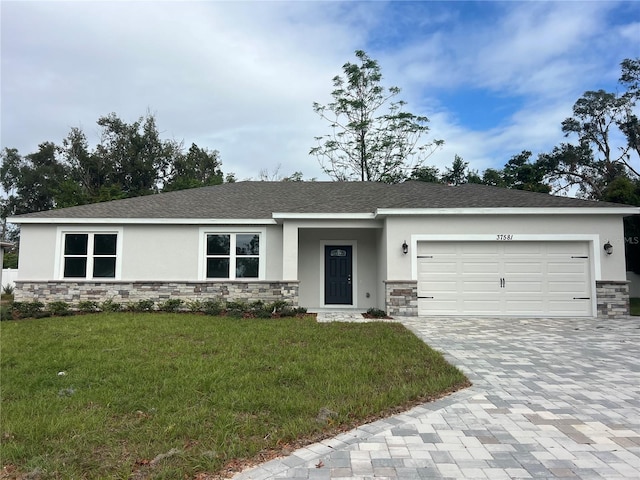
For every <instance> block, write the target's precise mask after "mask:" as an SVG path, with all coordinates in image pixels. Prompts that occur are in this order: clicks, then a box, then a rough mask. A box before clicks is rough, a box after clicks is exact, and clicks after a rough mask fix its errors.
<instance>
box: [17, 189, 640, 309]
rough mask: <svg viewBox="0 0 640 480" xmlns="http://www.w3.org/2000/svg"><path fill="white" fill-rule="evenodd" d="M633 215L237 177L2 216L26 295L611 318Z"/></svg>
mask: <svg viewBox="0 0 640 480" xmlns="http://www.w3.org/2000/svg"><path fill="white" fill-rule="evenodd" d="M638 213H640V208H638V207H631V206H626V205H620V204H613V203H604V202H592V201H586V200H580V199H575V198H566V197H558V196H552V195H547V194H541V193H532V192H525V191H519V190H507V189H501V188H496V187H488V186H482V185H475V184H466V185H459V186H448V185H440V184H430V183H424V182H415V181H409V182H405V183H400V184H395V185H390V184H384V183H368V182H238V183H228V184H223V185H218V186H211V187H203V188H195V189H190V190H182V191H176V192H170V193H162V194H157V195H151V196H145V197H137V198H129V199H124V200H115V201H111V202H105V203H97V204H92V205H82V206H77V207H71V208H63V209H59V210H50V211H46V212H39V213H30V214H26V215H19V216H15V217H11V218H10V219H9V221H10V222H12V223H17V224H20V226H21V235H20V271H19V274H18V280H17V282H16V291H15V297H16V300H22V301H29V300H31V299H39V300H41V301H43V302H45V303H47V302H50V301H54V300H63V301H66V302H69V303H71V304H77V302H79V301H83V300H95V301H103V300H105V299H113V300H114V301H118V302H133V301H138V300H141V299H151V300H154V301H156V302H158V301H163V300H165V299H167V298H180V299H183V300H185V301H188V300H194V299H201V300H204V299H208V298H219V299H223V300H242V299H245V300H248V301H252V300H257V299H262V300H264V301H273V300H276V299H284V300H286V301H288V302H290V303H291V304H293V305H297V306H302V307H307V308H308V309H309V310H312V311H313V310H314V309H334V308H341V309H342V308H353V309H359V310H365V309H368V308H372V307H373V308H380V309H383V310H386V311H387V312H388V313H389V314H391V315H420V316H429V315H437V316H443V315H482V316H496V315H507V316H526V317H564V316H581V317H595V316H599V317H609V316H616V315H624V314H627V313H628V310H629V294H628V285H627V281H626V275H625V259H624V241H625V240H624V233H623V222H622V218H623V217H624V216H627V215H634V214H638Z"/></svg>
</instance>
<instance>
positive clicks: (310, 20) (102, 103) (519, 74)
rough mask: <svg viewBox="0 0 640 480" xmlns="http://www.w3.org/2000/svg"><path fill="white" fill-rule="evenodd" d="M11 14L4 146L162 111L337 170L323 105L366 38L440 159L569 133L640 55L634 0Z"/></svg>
mask: <svg viewBox="0 0 640 480" xmlns="http://www.w3.org/2000/svg"><path fill="white" fill-rule="evenodd" d="M0 22H1V23H0V30H1V34H0V41H1V47H0V48H1V56H0V58H1V60H0V67H1V74H0V75H1V76H0V80H1V87H0V88H1V89H0V101H1V107H0V114H1V115H0V122H1V123H0V147H2V148H17V149H18V150H19V152H20V153H21V154H22V155H27V154H29V153H33V152H35V151H36V150H37V148H38V144H40V143H42V142H45V141H52V142H54V143H57V144H61V143H62V140H63V139H64V137H66V135H67V134H68V133H69V130H70V129H71V128H72V127H80V128H81V129H82V130H83V131H84V132H85V134H86V135H87V137H88V139H89V141H90V142H91V143H92V144H95V143H96V142H97V141H98V135H99V128H98V126H97V125H96V121H97V120H98V118H100V117H102V116H105V115H107V114H109V113H111V112H114V113H116V115H118V117H120V118H121V119H122V120H123V121H125V122H127V123H132V122H134V121H136V120H137V119H138V118H139V117H141V116H144V115H146V114H147V113H151V114H153V115H154V116H155V117H156V122H157V125H158V129H159V131H160V132H161V135H162V138H165V139H174V140H178V141H183V142H184V145H185V147H186V148H188V147H189V146H190V145H191V144H192V143H195V144H197V145H198V146H199V147H202V148H208V149H211V150H218V151H219V152H220V158H221V160H222V170H223V172H224V173H225V174H227V173H230V172H233V173H235V175H236V177H237V178H238V179H239V180H244V179H257V178H258V177H259V175H260V172H264V173H267V174H268V175H271V176H276V175H290V174H292V173H293V172H296V171H301V172H302V173H303V175H304V178H306V179H308V178H316V179H318V180H328V179H329V178H328V177H327V176H326V175H325V174H324V173H323V172H322V170H321V168H320V165H319V163H318V161H317V159H316V158H315V157H313V156H310V155H309V150H310V148H311V147H313V146H315V145H316V142H315V140H314V138H315V137H317V136H321V135H325V134H328V133H330V126H329V125H328V124H327V123H326V121H324V120H322V119H320V117H318V115H317V114H316V113H314V111H313V108H312V105H313V103H314V102H319V103H320V104H327V103H328V102H329V101H330V100H331V96H330V93H331V91H332V89H333V85H332V78H333V77H335V76H336V75H339V74H341V73H342V65H344V64H345V63H346V62H355V61H356V57H355V56H354V52H355V51H356V50H364V51H365V52H367V54H368V55H369V56H370V57H371V58H373V59H375V60H377V61H378V62H379V65H380V68H381V71H382V75H383V79H382V84H383V85H384V86H385V87H390V86H397V87H400V88H401V93H400V95H399V96H398V97H397V99H401V100H404V101H406V102H407V105H406V110H408V111H410V112H411V113H413V114H415V115H424V116H427V117H428V118H429V120H430V122H429V125H430V132H429V133H428V134H427V136H426V137H424V140H425V141H429V140H432V139H443V140H444V141H445V145H444V147H443V148H442V149H440V150H439V151H437V152H436V153H435V154H434V155H432V156H431V157H430V158H429V159H427V161H426V163H427V164H428V165H434V166H437V167H438V168H439V169H440V170H441V171H443V170H444V169H445V168H446V167H447V166H450V165H451V163H452V162H453V159H454V156H455V155H459V156H461V157H462V158H463V159H464V160H465V161H466V162H468V163H469V167H470V168H471V169H474V170H478V171H480V172H482V171H483V170H485V169H486V168H502V167H503V166H504V164H505V163H506V162H507V161H508V160H509V159H510V158H511V157H512V156H513V155H516V154H518V153H519V152H521V151H522V150H530V151H532V152H534V155H537V154H538V153H542V152H548V151H550V150H551V149H552V148H553V147H554V146H555V145H558V144H560V143H561V142H563V141H566V139H565V138H564V136H563V134H562V131H561V122H562V121H563V120H564V119H565V118H567V117H569V116H571V113H572V106H573V104H574V103H575V101H576V100H577V99H578V98H580V96H581V95H582V94H583V93H584V92H585V91H587V90H599V89H604V90H607V91H620V87H619V85H618V84H617V80H618V78H619V76H620V62H621V61H622V60H623V59H625V58H636V57H640V2H636V1H622V2H616V1H565V2H538V1H527V2H524V1H523V2H517V1H506V2H490V1H478V2H457V1H444V2H435V1H429V2H418V1H402V2H385V1H369V2H353V1H350V2H339V1H323V2H315V1H302V0H301V1H282V2H280V1H254V2H248V1H247V2H245V1H234V2H231V1H229V2H218V1H179V2H171V1H115V0H112V1H88V0H87V1H68V2H61V1H42V2H35V1H29V0H21V1H5V0H0Z"/></svg>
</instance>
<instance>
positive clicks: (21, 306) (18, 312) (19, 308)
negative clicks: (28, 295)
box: [12, 300, 44, 318]
mask: <svg viewBox="0 0 640 480" xmlns="http://www.w3.org/2000/svg"><path fill="white" fill-rule="evenodd" d="M43 308H44V303H42V302H39V301H38V300H34V301H32V302H13V312H12V313H13V317H14V318H31V317H37V315H38V314H40V313H42V309H43Z"/></svg>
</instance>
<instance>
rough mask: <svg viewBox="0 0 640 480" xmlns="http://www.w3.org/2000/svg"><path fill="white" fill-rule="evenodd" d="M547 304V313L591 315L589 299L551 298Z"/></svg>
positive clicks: (556, 314)
mask: <svg viewBox="0 0 640 480" xmlns="http://www.w3.org/2000/svg"><path fill="white" fill-rule="evenodd" d="M548 304H549V315H551V316H567V317H568V316H589V315H591V301H590V300H587V299H583V300H571V301H566V300H565V301H560V300H558V301H555V300H551V301H549V302H548Z"/></svg>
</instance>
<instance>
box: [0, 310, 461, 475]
mask: <svg viewBox="0 0 640 480" xmlns="http://www.w3.org/2000/svg"><path fill="white" fill-rule="evenodd" d="M0 329H1V330H0V334H1V347H2V351H1V353H2V354H1V357H0V368H1V370H0V373H1V375H2V376H1V378H0V380H1V385H2V389H1V392H0V393H1V402H2V403H1V409H0V440H1V442H2V443H1V446H0V459H1V461H2V466H3V467H4V468H5V469H6V471H14V472H15V475H16V477H17V476H18V475H19V474H20V473H22V474H27V473H32V474H37V475H39V477H38V478H41V479H47V478H86V479H93V478H122V479H127V478H167V479H168V478H193V477H194V476H196V475H197V474H199V473H203V472H209V473H215V472H219V471H221V469H223V468H225V465H227V464H229V462H233V461H237V460H238V459H250V458H254V457H256V456H257V455H264V453H265V452H268V451H273V450H276V451H278V450H283V449H285V450H286V449H287V448H294V447H295V446H297V445H300V444H302V443H304V441H311V440H314V439H315V440H317V439H318V438H321V437H322V436H327V435H329V434H331V433H335V432H336V431H339V430H343V429H345V428H348V427H351V426H354V425H357V424H361V423H363V422H365V421H368V420H371V419H372V418H376V417H378V416H381V415H384V414H386V413H389V412H390V411H391V409H393V408H394V407H397V406H406V405H409V404H411V402H415V401H417V400H420V399H422V400H424V399H425V398H427V397H432V396H438V395H440V394H441V392H445V391H450V390H452V389H456V388H460V387H462V386H464V385H466V384H467V382H466V379H465V377H464V376H463V374H462V373H461V372H460V371H459V370H457V369H456V368H454V367H452V366H450V365H448V364H447V363H446V362H445V361H444V360H443V358H442V356H441V355H440V354H438V353H437V352H435V351H433V350H431V349H430V348H429V347H427V346H426V345H425V344H424V343H423V342H421V341H420V340H419V339H417V338H416V337H415V336H414V335H413V334H412V333H410V332H409V331H408V330H406V329H405V328H404V327H403V326H402V325H399V324H393V323H368V324H346V323H331V324H326V323H323V324H318V323H316V322H315V321H314V320H313V319H312V318H309V317H307V318H303V319H300V318H298V319H296V318H289V319H277V320H275V319H274V320H257V319H251V320H250V319H245V320H243V319H226V318H216V317H207V316H202V315H192V314H157V313H148V314H144V313H138V314H134V313H117V314H116V313H112V314H95V315H85V316H75V317H64V318H47V319H39V320H21V321H9V322H2V323H1V324H0ZM59 372H64V374H62V373H59ZM323 408H324V409H329V410H331V411H333V412H335V413H336V415H335V418H332V419H330V421H329V422H320V421H318V415H319V412H320V411H321V410H322V409H323ZM164 454H167V455H166V456H164V457H163V455H164Z"/></svg>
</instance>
